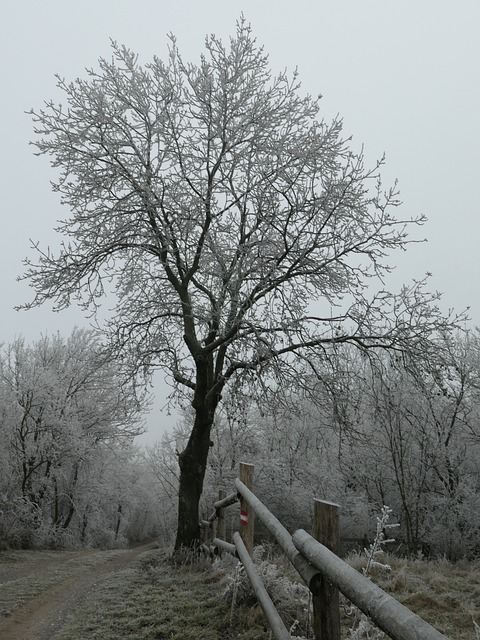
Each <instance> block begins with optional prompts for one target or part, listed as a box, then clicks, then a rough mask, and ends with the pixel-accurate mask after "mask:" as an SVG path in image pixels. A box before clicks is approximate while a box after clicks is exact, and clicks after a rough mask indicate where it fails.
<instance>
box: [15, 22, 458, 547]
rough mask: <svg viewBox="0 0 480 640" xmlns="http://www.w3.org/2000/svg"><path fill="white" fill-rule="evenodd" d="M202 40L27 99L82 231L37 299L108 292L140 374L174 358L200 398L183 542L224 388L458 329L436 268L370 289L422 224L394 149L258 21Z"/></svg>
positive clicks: (118, 51) (72, 227)
mask: <svg viewBox="0 0 480 640" xmlns="http://www.w3.org/2000/svg"><path fill="white" fill-rule="evenodd" d="M205 46H206V52H205V54H204V55H203V56H202V57H201V59H200V62H199V63H198V64H192V63H187V62H185V61H184V60H183V58H182V56H181V54H180V52H179V49H178V47H177V44H176V42H175V39H174V38H172V39H171V44H170V49H169V56H168V59H167V60H166V61H165V62H164V61H162V60H160V59H158V58H154V59H153V61H152V62H151V63H149V64H147V65H145V66H142V65H141V64H140V63H139V61H138V58H137V56H136V55H135V54H134V53H132V52H131V51H130V50H128V49H127V48H125V47H122V46H117V45H114V46H113V56H112V59H111V60H105V59H102V60H100V62H99V68H98V69H97V70H90V71H89V72H88V77H87V78H86V79H78V80H75V81H74V82H71V83H68V82H66V81H65V80H63V79H61V78H59V80H58V86H59V88H60V90H61V91H62V92H63V95H64V99H65V103H64V104H63V105H61V104H57V103H56V102H53V101H51V102H48V103H46V105H45V107H44V108H43V109H42V110H38V111H32V116H33V120H34V122H35V129H36V133H37V134H38V138H37V140H36V142H35V145H36V148H37V150H38V153H39V154H45V155H48V156H50V157H51V158H52V165H53V167H55V169H56V170H57V174H56V175H57V177H56V179H55V182H54V189H55V191H56V192H58V193H59V194H60V197H61V201H62V203H63V204H64V205H65V206H66V207H68V209H69V216H68V217H67V218H66V219H65V220H64V221H62V222H60V224H59V226H58V228H57V231H58V232H59V233H60V234H63V235H64V236H66V237H67V238H69V240H68V242H66V243H65V244H63V245H62V247H61V249H60V250H59V253H58V254H53V253H51V252H50V251H49V250H42V249H40V248H39V247H38V245H35V249H36V251H37V258H36V259H32V260H31V261H29V262H28V267H27V271H26V278H28V279H29V281H30V283H31V285H32V286H33V287H34V288H35V290H36V296H35V298H34V300H33V302H32V303H31V305H38V304H42V303H43V302H45V301H47V300H53V301H54V302H55V305H56V308H57V309H62V308H64V307H67V306H68V305H69V304H70V303H71V301H72V299H78V300H80V302H81V304H82V305H84V307H85V308H88V309H90V310H95V309H97V308H98V306H99V305H101V303H102V301H103V298H104V295H105V294H106V293H112V291H111V289H112V288H113V289H114V293H115V295H116V302H115V303H114V310H113V312H112V314H111V316H110V318H109V319H108V320H107V321H106V322H105V323H104V329H105V331H106V333H107V334H108V336H109V339H110V342H111V346H112V348H113V349H114V350H116V351H117V353H118V354H119V355H121V356H122V358H123V362H124V363H125V364H127V365H128V364H129V365H130V366H131V371H132V373H134V372H138V371H142V372H146V373H147V374H148V372H150V371H151V370H152V369H154V368H161V369H163V370H164V371H165V372H166V373H167V374H168V375H169V377H170V379H171V381H172V383H173V384H174V386H175V387H176V389H177V390H178V391H179V392H180V393H183V394H185V395H186V396H187V397H188V398H189V400H190V401H191V404H192V406H193V409H194V418H193V420H192V424H191V430H190V434H189V438H188V440H187V443H186V446H185V447H184V449H183V450H182V451H181V452H180V453H179V457H178V460H179V466H180V483H179V509H178V518H179V519H178V532H177V540H176V546H177V547H180V546H182V545H194V544H195V543H196V542H197V541H198V539H199V525H198V504H199V500H200V496H201V493H202V487H203V480H204V474H205V469H206V464H207V458H208V453H209V449H210V446H211V437H210V436H211V428H212V424H213V420H214V416H215V413H216V410H217V407H218V405H219V402H220V400H221V397H222V393H223V392H224V389H225V387H226V385H231V384H232V383H234V382H235V381H236V380H238V379H240V378H243V379H246V378H248V379H250V380H252V381H253V380H258V379H259V378H261V377H262V376H263V377H270V379H274V380H275V384H282V383H283V382H286V381H288V380H290V379H292V377H295V378H296V377H298V375H300V373H299V370H297V369H298V367H299V368H300V370H301V372H303V371H304V370H305V363H306V362H307V363H308V362H310V361H311V360H312V359H313V358H316V357H317V356H318V353H319V352H320V353H322V352H326V351H328V349H329V348H330V346H331V345H333V344H335V343H345V342H351V343H353V344H355V345H356V346H357V347H358V348H360V349H370V348H376V347H384V348H395V349H400V350H402V349H406V348H407V347H408V348H410V349H412V350H416V351H417V352H421V351H422V350H423V347H424V343H425V340H427V339H428V338H429V337H430V336H431V333H432V331H434V330H436V329H439V328H444V329H447V328H448V324H449V322H448V321H447V320H445V319H443V318H441V317H440V315H439V313H438V310H437V309H436V308H435V302H434V301H435V296H430V295H428V294H425V292H424V289H423V286H422V283H414V284H413V285H412V286H411V287H410V288H405V289H403V290H402V292H401V294H400V295H398V296H396V295H392V294H390V293H388V292H386V291H380V292H377V293H376V294H370V291H374V289H373V290H372V289H368V287H369V285H370V284H371V282H372V279H376V281H377V283H378V282H379V281H380V282H381V278H382V276H383V275H384V274H385V273H386V272H387V271H388V270H389V267H388V263H387V255H388V254H389V252H390V251H391V250H394V249H404V248H405V246H406V244H407V242H408V238H407V229H408V228H409V227H410V226H411V225H415V224H419V223H421V222H422V221H423V219H422V218H417V219H410V218H409V219H406V220H403V219H398V218H396V217H395V216H394V209H395V207H396V206H397V204H398V200H397V193H396V189H395V188H393V189H387V190H386V191H384V190H383V188H382V185H381V182H380V177H379V169H380V166H381V164H382V163H381V162H379V163H377V164H376V165H375V166H373V167H372V168H366V167H365V164H364V158H363V154H362V152H355V151H352V150H351V149H350V147H349V143H348V140H347V139H345V138H343V137H342V123H341V121H340V120H338V119H336V120H334V121H333V122H330V123H327V122H325V121H324V120H322V119H321V118H320V117H319V101H318V100H317V99H315V98H312V97H311V96H308V95H305V94H304V93H303V92H302V91H301V89H300V85H299V81H298V78H297V75H296V74H293V75H291V76H289V75H288V74H287V73H280V74H279V75H277V76H273V75H272V73H271V71H270V69H269V63H268V59H267V57H266V55H265V54H264V52H263V50H262V49H261V48H259V47H258V46H257V44H256V42H255V39H254V38H253V37H252V34H251V30H250V28H249V26H248V25H247V24H246V23H245V22H244V21H243V20H241V21H240V22H239V24H238V26H237V31H236V35H235V36H234V37H233V38H232V39H231V40H230V42H229V44H228V45H225V44H223V43H222V42H221V41H220V40H219V39H218V38H216V37H215V36H211V37H209V38H207V39H206V43H205ZM379 279H380V280H379ZM337 303H341V306H339V307H338V308H337V309H336V310H335V312H334V313H332V312H331V308H332V307H335V305H337ZM110 304H111V303H110ZM31 305H30V306H31ZM297 365H298V367H297ZM310 373H311V371H310Z"/></svg>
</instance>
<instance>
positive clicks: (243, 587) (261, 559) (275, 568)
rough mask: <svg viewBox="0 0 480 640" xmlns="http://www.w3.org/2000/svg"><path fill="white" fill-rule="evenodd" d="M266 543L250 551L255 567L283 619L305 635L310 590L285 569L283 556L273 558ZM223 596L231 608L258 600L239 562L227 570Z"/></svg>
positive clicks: (252, 603)
mask: <svg viewBox="0 0 480 640" xmlns="http://www.w3.org/2000/svg"><path fill="white" fill-rule="evenodd" d="M271 556H272V548H271V546H269V545H259V546H257V547H255V549H254V551H253V557H252V559H253V562H254V564H255V569H256V571H257V573H258V574H259V576H260V578H261V579H262V582H263V584H264V585H265V588H266V590H267V593H268V595H269V596H270V598H271V600H272V602H273V603H274V605H275V607H276V609H277V611H278V612H279V614H280V616H281V618H282V620H283V622H284V623H285V625H286V626H287V628H288V627H289V628H290V629H291V632H292V633H293V630H295V633H298V634H302V635H304V636H306V635H307V632H308V625H309V620H310V592H309V590H308V588H307V587H306V586H304V585H303V584H300V583H298V582H296V581H295V580H292V579H291V578H290V577H289V576H288V575H287V572H286V570H285V567H284V565H283V558H272V557H271ZM221 597H222V599H223V600H225V601H226V602H229V603H231V606H232V611H234V608H235V607H237V606H241V605H247V606H253V605H255V604H256V603H257V598H256V596H255V592H254V591H253V589H252V586H251V584H250V580H249V579H248V576H247V574H246V572H245V569H244V568H243V565H242V564H241V563H237V564H236V565H235V567H234V568H233V569H232V570H230V573H229V574H228V580H227V584H226V587H225V589H224V590H223V593H222V596H221Z"/></svg>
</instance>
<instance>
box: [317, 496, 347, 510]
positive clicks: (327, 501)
mask: <svg viewBox="0 0 480 640" xmlns="http://www.w3.org/2000/svg"><path fill="white" fill-rule="evenodd" d="M314 501H315V502H321V503H322V504H328V506H330V507H337V509H341V508H342V507H341V506H340V505H339V504H338V503H336V502H331V501H330V500H323V499H322V498H314Z"/></svg>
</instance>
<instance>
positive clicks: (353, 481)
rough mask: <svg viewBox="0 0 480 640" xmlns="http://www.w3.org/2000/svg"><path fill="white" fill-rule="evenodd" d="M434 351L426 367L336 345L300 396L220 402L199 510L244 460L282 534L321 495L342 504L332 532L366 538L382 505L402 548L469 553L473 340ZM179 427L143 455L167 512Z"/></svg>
mask: <svg viewBox="0 0 480 640" xmlns="http://www.w3.org/2000/svg"><path fill="white" fill-rule="evenodd" d="M439 351H440V353H441V356H442V357H441V360H440V359H439V357H436V358H435V360H434V361H432V362H431V363H428V359H427V358H426V359H425V360H423V361H421V362H412V361H407V360H405V359H404V358H401V357H398V356H393V357H392V356H391V355H389V354H383V355H380V356H376V357H375V358H373V359H372V358H366V357H365V356H364V355H361V354H359V353H358V351H356V350H355V349H352V348H349V347H346V348H343V349H342V350H338V351H337V354H336V356H335V358H334V360H332V361H331V362H330V366H328V367H327V366H326V364H325V361H323V362H322V363H319V369H320V370H321V373H322V375H321V376H320V377H319V378H318V379H317V378H316V379H315V381H312V387H311V389H310V390H308V391H307V390H306V389H305V387H302V388H299V389H295V388H291V389H290V392H289V394H288V396H287V397H286V396H285V394H284V393H282V394H281V395H280V394H278V393H277V391H275V390H271V394H272V395H271V396H270V398H269V400H268V401H265V402H263V403H258V402H255V403H254V402H252V400H251V399H249V398H246V397H242V398H241V400H239V398H238V397H237V398H236V399H232V398H229V401H227V403H226V404H225V406H226V407H228V410H227V411H225V412H223V413H222V415H221V416H220V417H219V419H218V420H217V421H216V423H215V426H214V429H213V438H212V445H213V446H212V451H211V455H210V462H209V467H208V471H207V481H206V486H205V492H204V497H203V505H204V509H205V513H206V514H207V513H209V512H210V510H211V505H212V503H213V501H214V500H215V499H216V496H217V493H216V492H217V491H218V489H219V488H225V489H227V490H231V489H232V487H233V479H234V478H235V477H236V475H237V472H238V462H239V461H241V460H243V461H248V462H251V463H254V464H255V466H256V471H255V482H256V492H257V493H258V495H259V496H261V497H262V498H263V499H264V501H265V502H266V504H268V505H269V507H270V508H271V509H272V510H273V512H274V513H276V514H277V516H278V517H279V518H280V519H281V520H282V521H283V522H284V523H285V524H286V525H287V526H288V527H289V528H290V529H291V530H294V529H295V528H298V526H299V523H301V524H302V525H304V526H306V527H307V528H308V527H309V526H310V523H311V507H312V499H313V498H314V497H321V498H325V499H328V500H332V501H335V502H338V503H339V504H340V505H341V508H342V535H343V536H344V537H346V538H356V539H358V540H359V541H361V540H362V538H363V536H364V535H367V536H368V535H371V534H372V532H371V531H370V526H371V524H370V523H371V521H372V518H371V517H370V516H371V512H372V511H378V508H379V507H381V506H383V505H384V504H386V505H388V506H390V507H391V508H392V509H393V511H394V515H395V517H396V518H397V520H398V522H399V523H400V530H399V532H398V534H396V538H397V540H398V546H399V549H400V550H401V551H402V552H405V553H420V554H423V555H429V554H432V555H438V554H445V555H446V556H447V557H448V558H450V559H458V558H460V557H464V556H466V557H471V556H474V555H478V553H479V552H480V413H479V409H478V407H479V405H480V375H479V373H480V334H479V332H478V331H477V330H474V331H468V332H466V333H462V334H457V335H456V336H455V337H446V338H445V340H444V342H443V345H442V346H441V347H440V346H439ZM438 355H439V354H437V356H438ZM185 422H186V423H187V424H188V416H187V417H186V419H185ZM186 430H187V429H186V427H185V428H182V426H180V427H179V428H178V429H177V430H176V432H175V433H172V434H166V435H165V436H164V438H163V440H162V442H160V443H157V445H155V446H154V447H152V448H151V449H150V451H149V460H150V463H151V464H152V466H153V468H154V470H155V475H156V477H157V478H158V479H159V484H160V485H161V486H162V490H163V492H164V500H163V503H164V504H165V505H169V509H170V510H171V513H172V514H174V513H175V500H176V487H177V480H178V478H177V472H176V462H175V456H176V453H175V452H176V450H178V449H179V448H180V447H181V444H182V441H183V439H184V438H185V437H186ZM172 517H174V516H172ZM231 524H232V526H233V525H236V522H232V523H231Z"/></svg>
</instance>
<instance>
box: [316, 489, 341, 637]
mask: <svg viewBox="0 0 480 640" xmlns="http://www.w3.org/2000/svg"><path fill="white" fill-rule="evenodd" d="M313 537H314V538H315V539H316V540H318V541H319V542H320V543H321V544H323V545H324V546H325V547H327V548H328V549H329V550H330V551H332V552H333V553H335V554H337V555H338V552H339V549H340V506H339V505H338V504H335V503H333V502H327V501H325V500H315V501H314V511H313ZM313 632H314V635H315V640H340V601H339V592H338V589H337V588H336V587H334V586H333V585H332V583H331V582H329V581H328V580H327V578H326V577H325V576H320V577H319V578H318V582H317V585H316V589H315V593H314V595H313Z"/></svg>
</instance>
